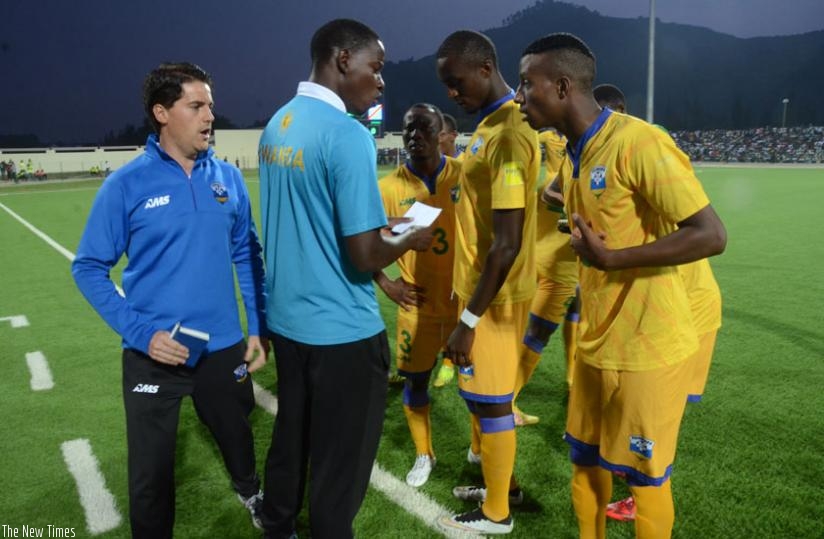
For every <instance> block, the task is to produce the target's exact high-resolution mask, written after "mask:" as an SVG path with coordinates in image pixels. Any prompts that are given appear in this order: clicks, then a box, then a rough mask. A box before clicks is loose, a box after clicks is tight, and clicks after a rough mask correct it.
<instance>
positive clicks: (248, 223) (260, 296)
mask: <svg viewBox="0 0 824 539" xmlns="http://www.w3.org/2000/svg"><path fill="white" fill-rule="evenodd" d="M235 175H236V177H235V186H236V189H237V196H238V200H239V209H238V216H237V218H236V220H235V223H234V225H233V227H232V262H233V263H234V265H235V273H236V275H237V281H238V286H239V288H240V293H241V296H242V297H243V305H244V307H245V309H246V325H247V331H248V335H249V338H248V339H247V342H246V353H245V355H244V358H243V359H244V361H245V362H246V363H248V364H249V367H248V368H249V372H255V371H256V370H258V369H260V368H261V367H263V366H264V365H265V364H266V358H267V356H268V355H269V339H268V338H267V333H268V332H267V330H266V292H265V286H264V280H265V272H264V268H263V256H262V252H263V249H262V247H261V245H260V240H259V239H258V234H257V230H256V229H255V222H254V220H253V219H252V209H251V206H250V203H249V193H248V191H247V190H246V185H245V184H244V182H243V178H242V177H241V175H240V171H237V170H236V171H235Z"/></svg>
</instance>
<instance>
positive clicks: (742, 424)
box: [0, 166, 824, 538]
mask: <svg viewBox="0 0 824 539" xmlns="http://www.w3.org/2000/svg"><path fill="white" fill-rule="evenodd" d="M385 171H386V169H384V170H383V172H385ZM698 175H699V177H700V179H701V180H702V182H703V184H704V186H705V189H706V190H707V192H708V193H709V195H710V198H711V200H712V201H713V205H714V206H715V208H716V209H717V211H718V213H719V215H720V216H721V218H722V219H723V221H724V222H725V224H726V226H727V231H728V236H729V242H728V246H727V251H726V252H725V253H724V254H723V255H722V256H720V257H717V258H715V259H713V261H712V264H713V268H714V271H715V274H716V278H717V279H718V281H719V284H720V285H721V290H722V294H723V301H724V318H723V327H722V328H721V330H720V333H719V336H718V343H717V346H716V350H715V358H714V361H713V367H712V370H711V373H710V379H709V383H708V386H707V390H706V393H705V396H704V401H703V402H702V403H699V404H691V405H689V406H688V407H687V412H686V415H685V418H684V422H683V425H682V430H681V439H680V444H679V452H678V456H677V459H676V462H675V466H674V470H675V471H674V475H673V491H674V496H675V503H676V523H675V530H674V536H675V537H678V538H728V537H757V538H813V537H823V536H824V488H823V487H822V484H824V428H822V424H824V422H822V419H821V417H822V410H824V392H822V388H824V315H822V311H821V301H822V299H821V298H823V297H824V272H822V270H821V269H820V266H819V264H820V263H821V262H822V260H824V249H822V241H821V238H820V236H819V234H820V232H819V230H818V229H817V228H816V225H817V224H820V223H821V222H822V221H821V217H820V215H821V206H822V202H824V181H822V178H824V176H822V171H821V169H817V170H816V169H801V168H793V169H789V168H767V167H753V168H743V167H742V168H721V167H719V168H709V167H701V166H699V167H698ZM247 180H248V185H249V191H250V193H251V197H252V199H253V208H254V210H255V213H256V218H257V211H258V183H257V176H256V174H254V173H253V172H250V173H248V174H247ZM98 186H99V181H88V182H59V183H57V182H48V183H45V184H40V185H32V184H28V185H26V184H20V185H18V186H3V187H0V204H3V205H4V206H6V207H8V208H9V209H11V210H12V211H14V212H15V213H17V214H19V215H20V216H21V217H22V218H23V219H25V220H27V221H28V222H30V223H31V224H32V225H34V226H35V227H37V228H39V229H40V230H42V231H43V232H44V233H46V234H47V235H48V236H50V237H51V238H52V239H54V240H55V241H56V242H57V243H59V244H60V245H62V246H63V247H65V248H66V249H68V250H69V251H72V252H74V251H75V249H76V247H77V243H78V240H79V238H80V234H81V232H82V230H83V226H84V223H85V219H86V215H87V213H88V211H89V208H90V206H91V202H92V199H93V197H94V194H95V191H96V189H97V188H98ZM816 216H818V217H816ZM258 222H259V220H258ZM0 253H2V258H0V283H2V294H0V318H3V317H7V316H12V315H20V314H23V315H25V316H26V317H27V318H28V320H29V322H30V324H31V325H30V326H28V327H24V328H17V329H13V328H12V327H11V326H10V324H9V323H8V322H0V367H1V368H2V372H3V375H2V376H0V395H2V397H1V398H2V405H0V479H2V489H0V533H2V525H4V524H5V525H8V526H11V527H17V528H20V527H22V526H23V525H24V524H25V525H29V526H36V527H46V526H48V525H49V524H51V525H54V526H60V527H73V528H74V529H75V533H76V534H77V536H78V537H87V536H89V533H88V532H87V531H86V529H85V517H84V513H83V509H82V507H81V505H80V503H79V498H78V496H77V490H76V487H75V484H74V481H73V479H72V477H71V475H70V474H69V473H68V472H67V469H66V466H65V464H64V463H63V459H62V456H61V453H60V444H61V443H62V442H64V441H66V440H72V439H76V438H88V439H89V440H90V442H91V444H92V447H93V449H94V452H95V455H96V456H97V458H98V459H99V461H100V469H101V471H102V473H103V475H104V476H105V479H106V484H107V486H108V488H109V489H110V490H111V491H112V493H113V494H114V496H115V499H116V503H117V506H118V509H119V510H120V512H121V513H122V514H123V517H124V521H123V523H122V524H121V525H120V526H119V527H118V528H115V529H113V530H111V531H109V532H106V533H103V534H101V535H99V536H98V537H104V538H124V537H128V536H129V531H128V523H127V520H126V519H127V515H128V512H127V511H128V499H127V487H126V465H125V462H126V441H125V427H124V413H123V405H122V396H121V390H120V377H121V369H120V364H119V363H120V355H119V339H118V337H117V336H115V335H114V333H113V332H112V331H111V330H110V329H109V328H108V327H107V326H106V325H105V324H104V323H103V322H102V320H101V319H100V318H99V317H98V316H97V314H96V313H94V312H93V311H92V309H91V307H89V306H88V304H87V303H86V302H85V300H84V299H83V298H82V297H81V295H80V293H79V292H78V291H77V289H76V288H75V286H74V283H73V281H72V278H71V275H70V272H69V261H68V260H67V259H66V258H65V257H64V256H62V255H61V254H59V253H58V252H57V251H56V250H55V249H54V248H52V247H51V246H49V245H48V244H47V243H46V242H44V241H43V240H42V239H40V238H38V237H37V236H35V235H34V234H33V233H32V232H31V231H29V230H28V229H26V228H25V227H24V226H23V225H21V224H20V223H19V222H18V221H16V220H14V219H13V218H12V217H11V216H10V215H9V214H8V213H7V212H6V211H3V210H2V209H1V208H0ZM121 267H122V263H121V266H119V267H118V268H116V269H115V271H114V272H113V275H114V277H115V278H116V279H119V273H120V268H121ZM379 298H380V300H381V308H382V311H383V313H384V315H385V319H386V324H387V328H388V332H389V335H390V339H392V340H394V313H395V309H394V306H393V305H391V304H389V303H388V301H387V300H386V298H384V297H383V296H382V295H381V294H380V293H379ZM559 338H560V335H557V336H556V337H553V340H552V341H551V343H550V346H548V347H547V349H546V351H545V352H544V357H543V360H542V362H541V364H540V365H539V367H538V369H537V371H536V373H535V375H534V377H533V379H532V381H531V382H530V384H529V385H528V386H527V387H526V388H525V389H524V391H523V394H522V397H521V399H520V400H519V402H520V405H521V406H522V407H523V409H524V410H526V411H528V412H529V413H532V414H537V415H539V416H540V418H541V422H540V423H539V424H538V425H536V426H530V427H525V428H522V429H519V430H518V460H517V463H516V474H517V476H518V478H519V480H520V482H521V485H522V487H523V489H524V491H525V493H526V503H525V504H524V505H523V506H522V507H520V508H518V509H516V510H515V511H514V513H513V514H514V517H515V521H516V525H515V530H514V532H513V534H512V536H513V537H523V538H535V537H575V536H577V527H576V523H575V517H574V514H573V511H572V506H571V501H570V493H569V479H570V465H569V462H568V458H567V446H566V444H565V443H563V442H562V440H561V435H562V433H563V429H564V419H565V404H566V389H565V384H564V382H563V358H562V347H561V346H560V340H559ZM33 351H42V352H43V354H44V355H45V356H46V358H47V359H48V362H49V365H50V368H51V371H52V374H53V376H54V380H55V387H54V389H52V390H50V391H32V390H31V389H30V387H29V377H30V375H29V371H28V368H27V366H26V360H25V354H26V353H28V352H33ZM255 379H256V381H257V382H258V383H259V384H261V385H262V386H264V387H265V388H267V389H269V390H270V391H273V392H274V391H275V384H276V380H275V375H274V368H273V364H272V363H271V362H270V364H269V365H268V367H267V368H266V370H265V372H263V373H261V374H260V375H256V377H255ZM431 394H432V398H433V420H432V421H433V429H434V443H435V449H436V452H437V456H438V466H437V467H436V468H435V471H434V472H433V474H432V476H431V478H430V481H429V482H428V483H427V484H426V485H425V486H424V487H422V488H421V490H422V491H423V492H424V493H425V494H426V495H428V496H429V497H431V498H432V499H434V500H435V501H436V502H438V503H439V504H441V505H442V506H445V507H447V508H450V509H452V510H455V511H458V510H466V509H468V508H469V506H468V505H466V504H462V503H461V502H457V501H456V500H454V499H453V498H452V496H451V489H452V487H453V486H455V485H457V484H468V483H475V482H477V481H478V480H479V479H480V471H479V470H478V469H477V468H475V467H473V466H472V465H469V464H467V463H466V461H465V455H466V448H467V444H468V436H469V426H468V419H467V412H466V408H465V406H464V404H463V402H462V401H461V400H460V399H459V398H458V396H457V393H456V388H455V385H454V384H453V385H451V386H447V387H446V388H443V389H432V390H431ZM386 405H387V411H386V422H385V425H384V432H383V437H382V440H381V446H380V450H379V454H378V462H379V463H380V465H381V466H382V467H383V468H384V469H386V470H387V471H389V472H390V473H392V474H393V475H395V476H396V477H398V478H399V479H401V480H403V477H404V476H405V474H406V472H407V471H408V469H409V467H410V466H411V465H412V462H413V459H414V449H413V446H412V442H411V440H410V437H409V434H408V431H407V427H406V422H405V419H404V415H403V412H402V409H401V394H400V390H398V389H390V391H389V394H388V397H387V403H386ZM252 423H253V425H254V429H255V435H256V443H257V456H258V462H259V469H260V470H261V471H262V470H263V463H264V460H265V457H266V451H267V449H268V446H269V439H270V436H271V429H272V423H273V418H272V417H271V416H270V415H269V414H268V413H266V412H265V411H264V410H262V409H259V408H258V409H256V410H255V411H254V412H253V414H252ZM625 492H626V490H625V489H624V488H623V487H621V486H620V485H619V484H618V483H617V482H616V496H618V495H623V494H624V493H625ZM177 508H178V509H177V520H176V536H177V537H182V538H190V537H197V538H200V537H203V538H207V537H209V538H218V537H220V538H223V537H239V538H243V537H260V533H259V532H258V531H257V530H254V529H253V528H252V527H251V524H250V522H249V519H248V515H247V513H246V511H245V510H244V509H243V508H242V507H241V506H240V504H238V502H237V500H236V499H235V498H234V494H233V493H232V492H231V489H230V486H229V480H228V477H227V476H226V473H225V472H224V470H223V466H222V463H221V461H220V457H219V455H218V453H217V450H216V449H215V447H214V444H213V443H212V441H211V438H210V436H209V435H208V433H207V432H206V430H205V429H204V428H203V427H202V426H201V425H200V423H199V422H198V421H197V419H196V417H195V413H194V410H193V408H192V406H191V404H190V403H189V402H185V403H184V406H183V410H182V414H181V423H180V430H179V442H178V460H177ZM355 530H356V534H357V536H358V537H363V538H376V537H377V538H384V537H385V538H395V537H404V538H418V537H420V538H424V537H433V536H436V535H437V534H436V532H434V531H433V530H432V529H431V528H428V527H426V526H425V525H424V524H423V523H422V522H421V521H420V520H418V519H417V517H415V516H413V515H411V514H410V513H408V512H407V511H405V510H404V509H403V508H402V507H400V506H399V505H396V504H395V503H394V502H392V501H390V500H389V499H388V498H387V497H385V496H384V495H383V494H382V493H380V492H379V491H377V490H375V489H372V488H370V489H369V492H368V494H367V497H366V500H365V502H364V505H363V508H362V510H361V512H360V514H359V516H358V518H357V520H356V522H355ZM298 531H299V532H300V535H301V537H308V534H309V531H308V520H307V519H306V516H305V512H304V515H303V516H302V517H301V520H300V521H299V529H298ZM607 533H608V536H609V537H612V538H615V537H618V538H625V537H633V527H632V525H631V524H623V523H616V522H610V523H609V524H608V531H607Z"/></svg>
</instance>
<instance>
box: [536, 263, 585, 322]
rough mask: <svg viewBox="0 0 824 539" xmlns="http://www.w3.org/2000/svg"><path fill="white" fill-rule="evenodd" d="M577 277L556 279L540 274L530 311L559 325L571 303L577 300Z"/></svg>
mask: <svg viewBox="0 0 824 539" xmlns="http://www.w3.org/2000/svg"><path fill="white" fill-rule="evenodd" d="M576 281H577V278H576V280H573V281H571V282H562V281H555V280H552V279H550V278H549V277H543V276H540V275H539V276H538V289H537V290H536V291H535V296H534V297H533V298H532V305H531V306H530V307H529V312H531V313H532V314H534V315H535V316H537V317H538V318H542V319H543V320H546V321H548V322H552V323H553V324H555V325H556V326H559V325H560V324H561V322H563V321H564V317H565V316H566V312H567V309H568V308H569V304H570V303H571V302H572V301H573V300H575V287H576V286H577V282H576Z"/></svg>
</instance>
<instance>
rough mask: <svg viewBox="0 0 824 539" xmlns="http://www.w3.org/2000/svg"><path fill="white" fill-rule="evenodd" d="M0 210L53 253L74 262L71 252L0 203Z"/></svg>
mask: <svg viewBox="0 0 824 539" xmlns="http://www.w3.org/2000/svg"><path fill="white" fill-rule="evenodd" d="M0 208H3V209H4V210H6V213H8V214H9V215H11V216H12V217H14V218H15V219H17V220H18V221H20V224H22V225H23V226H24V227H26V228H28V229H29V230H31V231H32V232H33V233H34V235H35V236H37V237H38V238H40V239H41V240H43V241H45V242H46V243H48V244H49V245H51V246H52V247H53V248H54V250H55V251H57V252H58V253H60V254H61V255H63V256H65V257H66V258H68V259H69V261H70V262H71V261H73V260H74V253H72V252H71V251H69V250H68V249H66V248H65V247H63V246H62V245H60V244H59V243H57V242H56V241H54V240H53V239H51V238H50V237H49V236H47V235H46V233H45V232H41V231H40V229H38V228H37V227H35V226H34V225H33V224H31V223H29V222H28V221H26V220H25V219H23V218H22V217H20V216H19V215H17V214H16V213H14V212H13V211H12V210H11V209H10V208H9V207H8V206H6V205H5V204H3V203H2V202H0Z"/></svg>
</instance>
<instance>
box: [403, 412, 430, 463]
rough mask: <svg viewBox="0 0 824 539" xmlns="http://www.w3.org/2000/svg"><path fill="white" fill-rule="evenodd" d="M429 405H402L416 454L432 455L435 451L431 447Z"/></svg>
mask: <svg viewBox="0 0 824 539" xmlns="http://www.w3.org/2000/svg"><path fill="white" fill-rule="evenodd" d="M429 407H430V405H429V404H427V405H426V406H416V407H414V408H413V407H411V406H407V405H405V404H404V405H403V412H404V414H406V423H407V424H408V425H409V432H410V433H411V434H412V442H414V444H415V453H416V454H418V455H429V456H432V457H434V456H435V451H434V450H433V449H432V423H431V421H430V418H429Z"/></svg>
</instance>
